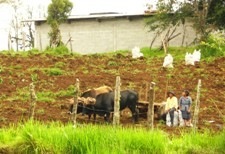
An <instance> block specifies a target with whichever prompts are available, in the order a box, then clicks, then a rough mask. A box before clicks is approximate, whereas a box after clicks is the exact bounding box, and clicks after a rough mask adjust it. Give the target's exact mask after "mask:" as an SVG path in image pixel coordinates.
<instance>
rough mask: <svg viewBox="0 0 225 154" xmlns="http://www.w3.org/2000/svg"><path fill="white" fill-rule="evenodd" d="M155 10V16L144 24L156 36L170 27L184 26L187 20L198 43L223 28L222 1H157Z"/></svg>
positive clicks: (224, 6) (223, 3)
mask: <svg viewBox="0 0 225 154" xmlns="http://www.w3.org/2000/svg"><path fill="white" fill-rule="evenodd" d="M157 8H158V11H157V13H156V15H154V16H153V17H149V18H148V19H147V22H146V23H147V25H148V26H149V28H150V30H151V31H156V32H157V34H161V33H162V32H163V31H164V30H165V29H168V28H170V27H174V26H176V25H179V24H183V25H184V24H185V22H186V20H187V19H189V20H192V21H193V27H194V28H195V29H196V32H197V33H198V35H199V36H200V37H199V38H197V40H198V41H202V40H205V39H206V38H207V37H208V34H209V33H210V32H211V30H212V29H215V28H219V27H225V26H224V23H225V20H224V17H225V2H224V0H184V1H183V2H180V1H179V0H167V1H165V0H159V1H158V3H157ZM172 38H173V37H172ZM169 40H170V39H167V41H169Z"/></svg>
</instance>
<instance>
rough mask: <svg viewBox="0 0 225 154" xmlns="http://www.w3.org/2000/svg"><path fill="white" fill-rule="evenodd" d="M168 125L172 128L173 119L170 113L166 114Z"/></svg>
mask: <svg viewBox="0 0 225 154" xmlns="http://www.w3.org/2000/svg"><path fill="white" fill-rule="evenodd" d="M166 125H167V126H169V127H170V126H171V118H170V113H169V112H168V113H167V114H166Z"/></svg>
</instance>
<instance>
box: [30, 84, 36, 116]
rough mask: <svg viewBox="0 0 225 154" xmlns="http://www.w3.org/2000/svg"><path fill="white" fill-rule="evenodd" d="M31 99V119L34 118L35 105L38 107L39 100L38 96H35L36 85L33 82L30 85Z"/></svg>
mask: <svg viewBox="0 0 225 154" xmlns="http://www.w3.org/2000/svg"><path fill="white" fill-rule="evenodd" d="M29 88H30V98H31V103H30V119H33V118H34V110H35V105H36V100H37V96H36V94H35V90H34V88H35V86H34V83H33V82H32V83H31V84H30V87H29Z"/></svg>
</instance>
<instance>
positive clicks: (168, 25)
mask: <svg viewBox="0 0 225 154" xmlns="http://www.w3.org/2000/svg"><path fill="white" fill-rule="evenodd" d="M157 9H158V11H157V13H156V14H155V15H154V16H151V17H149V18H147V20H146V24H147V25H148V26H149V28H150V31H155V32H156V35H155V37H154V39H153V41H152V43H151V46H150V47H152V45H153V43H154V41H155V40H156V38H157V37H158V36H160V37H161V39H162V45H161V47H160V49H162V47H164V49H165V52H167V47H168V43H169V41H170V40H172V39H173V38H175V37H177V36H178V35H180V34H181V33H175V32H176V29H177V26H179V25H183V29H184V31H185V26H184V25H185V23H186V18H187V17H189V16H191V13H192V11H191V10H192V8H191V6H190V5H189V4H188V3H181V2H179V1H177V0H168V1H167V2H165V1H164V0H159V1H158V3H157ZM165 30H167V31H166V35H165V36H164V37H162V33H163V32H164V31H165ZM184 34H185V33H184ZM183 42H184V35H183V41H182V44H183Z"/></svg>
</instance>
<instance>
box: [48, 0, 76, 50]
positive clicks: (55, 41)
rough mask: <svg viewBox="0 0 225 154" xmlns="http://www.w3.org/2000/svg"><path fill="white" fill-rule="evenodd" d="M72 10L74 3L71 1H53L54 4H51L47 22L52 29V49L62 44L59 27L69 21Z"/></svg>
mask: <svg viewBox="0 0 225 154" xmlns="http://www.w3.org/2000/svg"><path fill="white" fill-rule="evenodd" d="M72 8H73V3H71V2H70V1H69V0H52V3H51V4H49V6H48V17H47V22H48V24H49V25H50V27H51V31H50V32H49V36H50V47H55V46H59V45H61V44H62V38H61V33H60V29H59V25H60V24H62V23H63V22H65V21H66V20H67V18H68V16H69V14H70V12H71V10H72Z"/></svg>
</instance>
